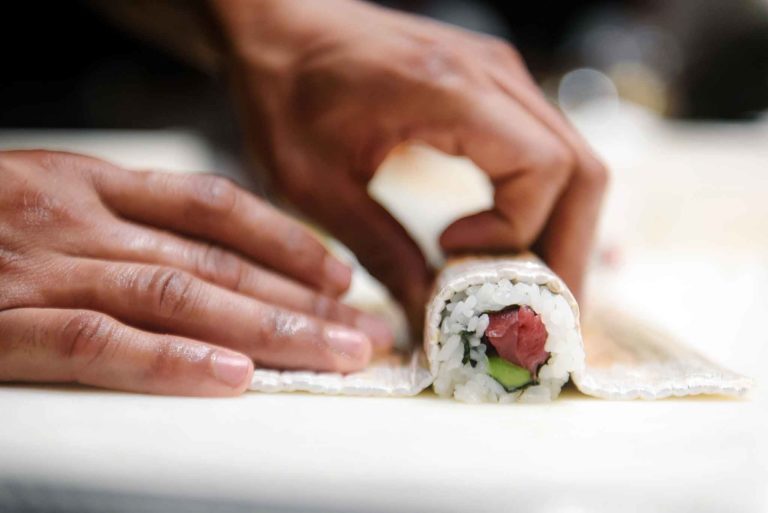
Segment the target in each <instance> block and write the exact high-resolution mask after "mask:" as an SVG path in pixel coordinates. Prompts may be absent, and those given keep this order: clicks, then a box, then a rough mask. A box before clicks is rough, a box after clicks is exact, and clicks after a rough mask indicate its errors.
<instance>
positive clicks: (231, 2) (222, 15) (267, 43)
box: [208, 0, 308, 74]
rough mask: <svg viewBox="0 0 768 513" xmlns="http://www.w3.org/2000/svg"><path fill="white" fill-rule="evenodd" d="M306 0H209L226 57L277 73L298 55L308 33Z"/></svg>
mask: <svg viewBox="0 0 768 513" xmlns="http://www.w3.org/2000/svg"><path fill="white" fill-rule="evenodd" d="M302 1H304V2H306V0H208V3H209V6H210V9H211V11H212V12H213V14H214V18H215V19H216V21H217V24H218V27H219V30H220V35H221V43H222V44H221V46H222V49H223V52H224V54H225V58H226V59H227V60H228V61H230V63H232V64H233V65H235V66H240V65H247V66H248V67H249V68H250V69H256V70H261V71H263V72H264V73H268V74H275V73H279V72H281V70H284V69H286V68H287V67H289V66H290V65H291V63H292V62H293V61H294V60H295V59H296V58H297V55H298V53H299V52H300V49H301V48H302V47H303V46H304V40H306V39H307V38H308V34H305V31H304V30H302V27H301V21H302V18H304V17H303V16H301V13H300V11H299V9H300V8H301V5H300V4H301V2H302Z"/></svg>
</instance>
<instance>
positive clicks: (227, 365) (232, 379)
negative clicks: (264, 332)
mask: <svg viewBox="0 0 768 513" xmlns="http://www.w3.org/2000/svg"><path fill="white" fill-rule="evenodd" d="M211 359H212V361H213V376H214V377H215V378H216V379H217V380H218V381H221V382H222V383H224V384H225V385H227V386H230V387H233V388H235V387H238V386H240V385H242V384H243V381H245V379H246V378H247V377H248V374H249V373H250V372H251V360H250V359H249V358H248V357H246V356H244V355H241V354H239V353H233V352H231V351H216V352H215V353H214V354H213V356H212V358H211Z"/></svg>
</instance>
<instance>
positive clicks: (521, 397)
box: [429, 279, 584, 403]
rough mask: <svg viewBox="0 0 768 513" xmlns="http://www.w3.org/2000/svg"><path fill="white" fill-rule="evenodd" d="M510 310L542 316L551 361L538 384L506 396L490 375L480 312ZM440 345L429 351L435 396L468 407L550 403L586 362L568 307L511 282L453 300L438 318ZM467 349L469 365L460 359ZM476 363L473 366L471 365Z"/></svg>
mask: <svg viewBox="0 0 768 513" xmlns="http://www.w3.org/2000/svg"><path fill="white" fill-rule="evenodd" d="M511 305H520V306H529V307H530V308H531V309H532V310H533V311H534V312H536V313H537V314H539V315H540V316H541V319H542V321H543V322H544V326H545V327H546V329H547V340H546V343H545V345H544V349H545V350H546V351H547V352H549V353H550V356H549V359H548V360H547V361H546V362H545V364H544V365H543V366H542V367H541V368H540V369H539V372H538V384H533V385H530V386H527V387H524V388H523V389H519V390H514V391H512V392H507V391H506V390H505V389H504V387H502V386H501V384H500V383H499V382H498V381H496V380H495V379H493V378H492V377H491V376H490V375H488V358H487V356H486V354H485V353H486V345H485V344H484V343H483V342H482V336H483V334H484V333H485V330H486V329H487V328H488V322H489V320H488V315H487V314H486V313H484V312H495V311H498V310H503V309H504V308H506V307H508V306H511ZM442 316H443V317H442V322H441V323H440V333H439V336H438V344H437V345H433V346H432V347H431V349H430V351H431V354H430V355H429V360H430V362H431V363H432V365H433V367H434V366H436V369H435V370H436V372H435V373H434V374H435V376H436V378H435V381H434V384H433V386H434V389H435V392H436V393H437V394H438V395H440V396H443V397H451V396H453V397H454V398H455V399H457V400H459V401H462V402H467V403H480V402H494V403H495V402H500V403H507V402H515V401H520V402H544V401H549V400H550V399H554V398H555V397H557V395H558V394H559V393H560V389H561V388H562V387H563V385H564V384H565V383H566V382H567V381H568V378H569V376H570V373H571V372H576V371H578V370H580V367H581V366H582V365H583V362H584V350H583V348H582V344H581V334H580V333H579V328H578V323H577V319H576V317H575V316H574V313H573V310H571V308H570V306H569V305H568V302H567V301H566V300H565V298H563V297H562V296H561V295H559V294H553V293H552V292H551V291H550V290H549V289H548V288H547V287H546V286H539V285H531V284H527V283H513V282H511V281H510V280H506V279H504V280H500V281H499V282H497V283H484V284H483V285H473V286H470V287H468V288H466V289H464V290H463V291H461V292H457V293H455V294H454V295H453V297H452V298H451V299H450V301H449V302H448V303H446V305H445V308H444V309H443V313H442ZM462 334H464V337H466V338H467V340H468V342H469V346H470V352H469V361H467V362H466V363H462V360H464V350H465V349H464V341H463V340H462ZM473 364H474V366H473Z"/></svg>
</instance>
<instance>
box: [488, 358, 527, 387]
mask: <svg viewBox="0 0 768 513" xmlns="http://www.w3.org/2000/svg"><path fill="white" fill-rule="evenodd" d="M488 374H490V376H491V377H492V378H493V379H495V380H496V381H498V382H499V383H501V386H503V387H504V389H505V390H506V391H507V392H511V391H512V390H516V389H518V388H521V387H524V386H525V385H527V384H529V383H530V382H531V381H533V380H532V378H531V373H530V371H529V370H528V369H524V368H522V367H518V366H517V365H515V364H514V363H511V362H508V361H507V360H505V359H504V358H502V357H500V356H489V357H488Z"/></svg>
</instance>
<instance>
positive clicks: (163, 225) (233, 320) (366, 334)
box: [0, 151, 392, 396]
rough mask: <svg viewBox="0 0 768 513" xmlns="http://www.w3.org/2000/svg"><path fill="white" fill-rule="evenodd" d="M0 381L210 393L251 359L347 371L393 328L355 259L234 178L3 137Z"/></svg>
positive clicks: (247, 372) (234, 378) (240, 381)
mask: <svg viewBox="0 0 768 513" xmlns="http://www.w3.org/2000/svg"><path fill="white" fill-rule="evenodd" d="M0 183H2V184H3V186H2V188H1V189H0V381H36V382H73V381H74V382H80V383H84V384H88V385H94V386H99V387H106V388H114V389H121V390H129V391H137V392H147V393H161V394H176V395H201V396H226V395H236V394H239V393H241V392H243V391H244V390H245V389H246V388H247V386H248V384H249V383H250V379H251V376H252V373H253V363H252V360H255V361H256V362H257V363H259V364H260V365H263V366H267V367H276V368H283V369H289V368H301V369H313V370H323V371H338V372H349V371H354V370H357V369H360V368H362V367H364V366H365V365H366V364H367V363H368V361H369V359H370V357H371V353H372V350H373V348H374V347H378V348H382V349H385V348H387V347H389V346H390V345H391V343H392V334H391V332H390V331H389V329H388V328H387V327H386V324H384V323H383V321H381V320H379V319H377V318H375V317H372V316H370V315H368V314H365V313H362V312H359V311H357V310H354V309H352V308H350V307H348V306H345V305H342V304H341V303H339V302H338V301H337V299H336V296H338V294H340V293H341V292H343V291H344V290H345V289H346V288H347V287H348V285H349V282H350V277H351V273H350V270H349V269H348V268H347V267H346V266H345V265H343V264H342V263H341V262H339V261H338V260H336V259H335V258H334V257H333V256H331V255H330V254H329V253H328V252H327V251H326V250H325V248H324V247H323V246H322V245H321V244H320V243H319V242H318V241H317V240H316V239H315V238H314V237H312V235H311V234H310V233H309V232H308V231H307V229H306V228H304V227H303V226H302V225H300V224H299V223H298V222H296V221H294V220H292V219H290V218H288V217H286V216H284V215H283V214H281V213H279V212H277V211H276V210H274V209H272V208H271V207H269V206H268V205H266V204H264V203H263V202H261V201H260V200H258V199H257V198H255V197H253V196H251V195H250V194H248V193H246V192H245V191H243V190H241V189H239V188H238V187H236V186H234V185H233V184H232V183H230V182H229V181H227V180H225V179H222V178H219V177H214V176H209V175H174V174H164V173H149V172H142V173H140V172H134V171H128V170H125V169H121V168H118V167H115V166H112V165H110V164H108V163H106V162H103V161H100V160H97V159H93V158H88V157H83V156H78V155H72V154H67V153H54V152H43V151H16V152H0Z"/></svg>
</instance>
